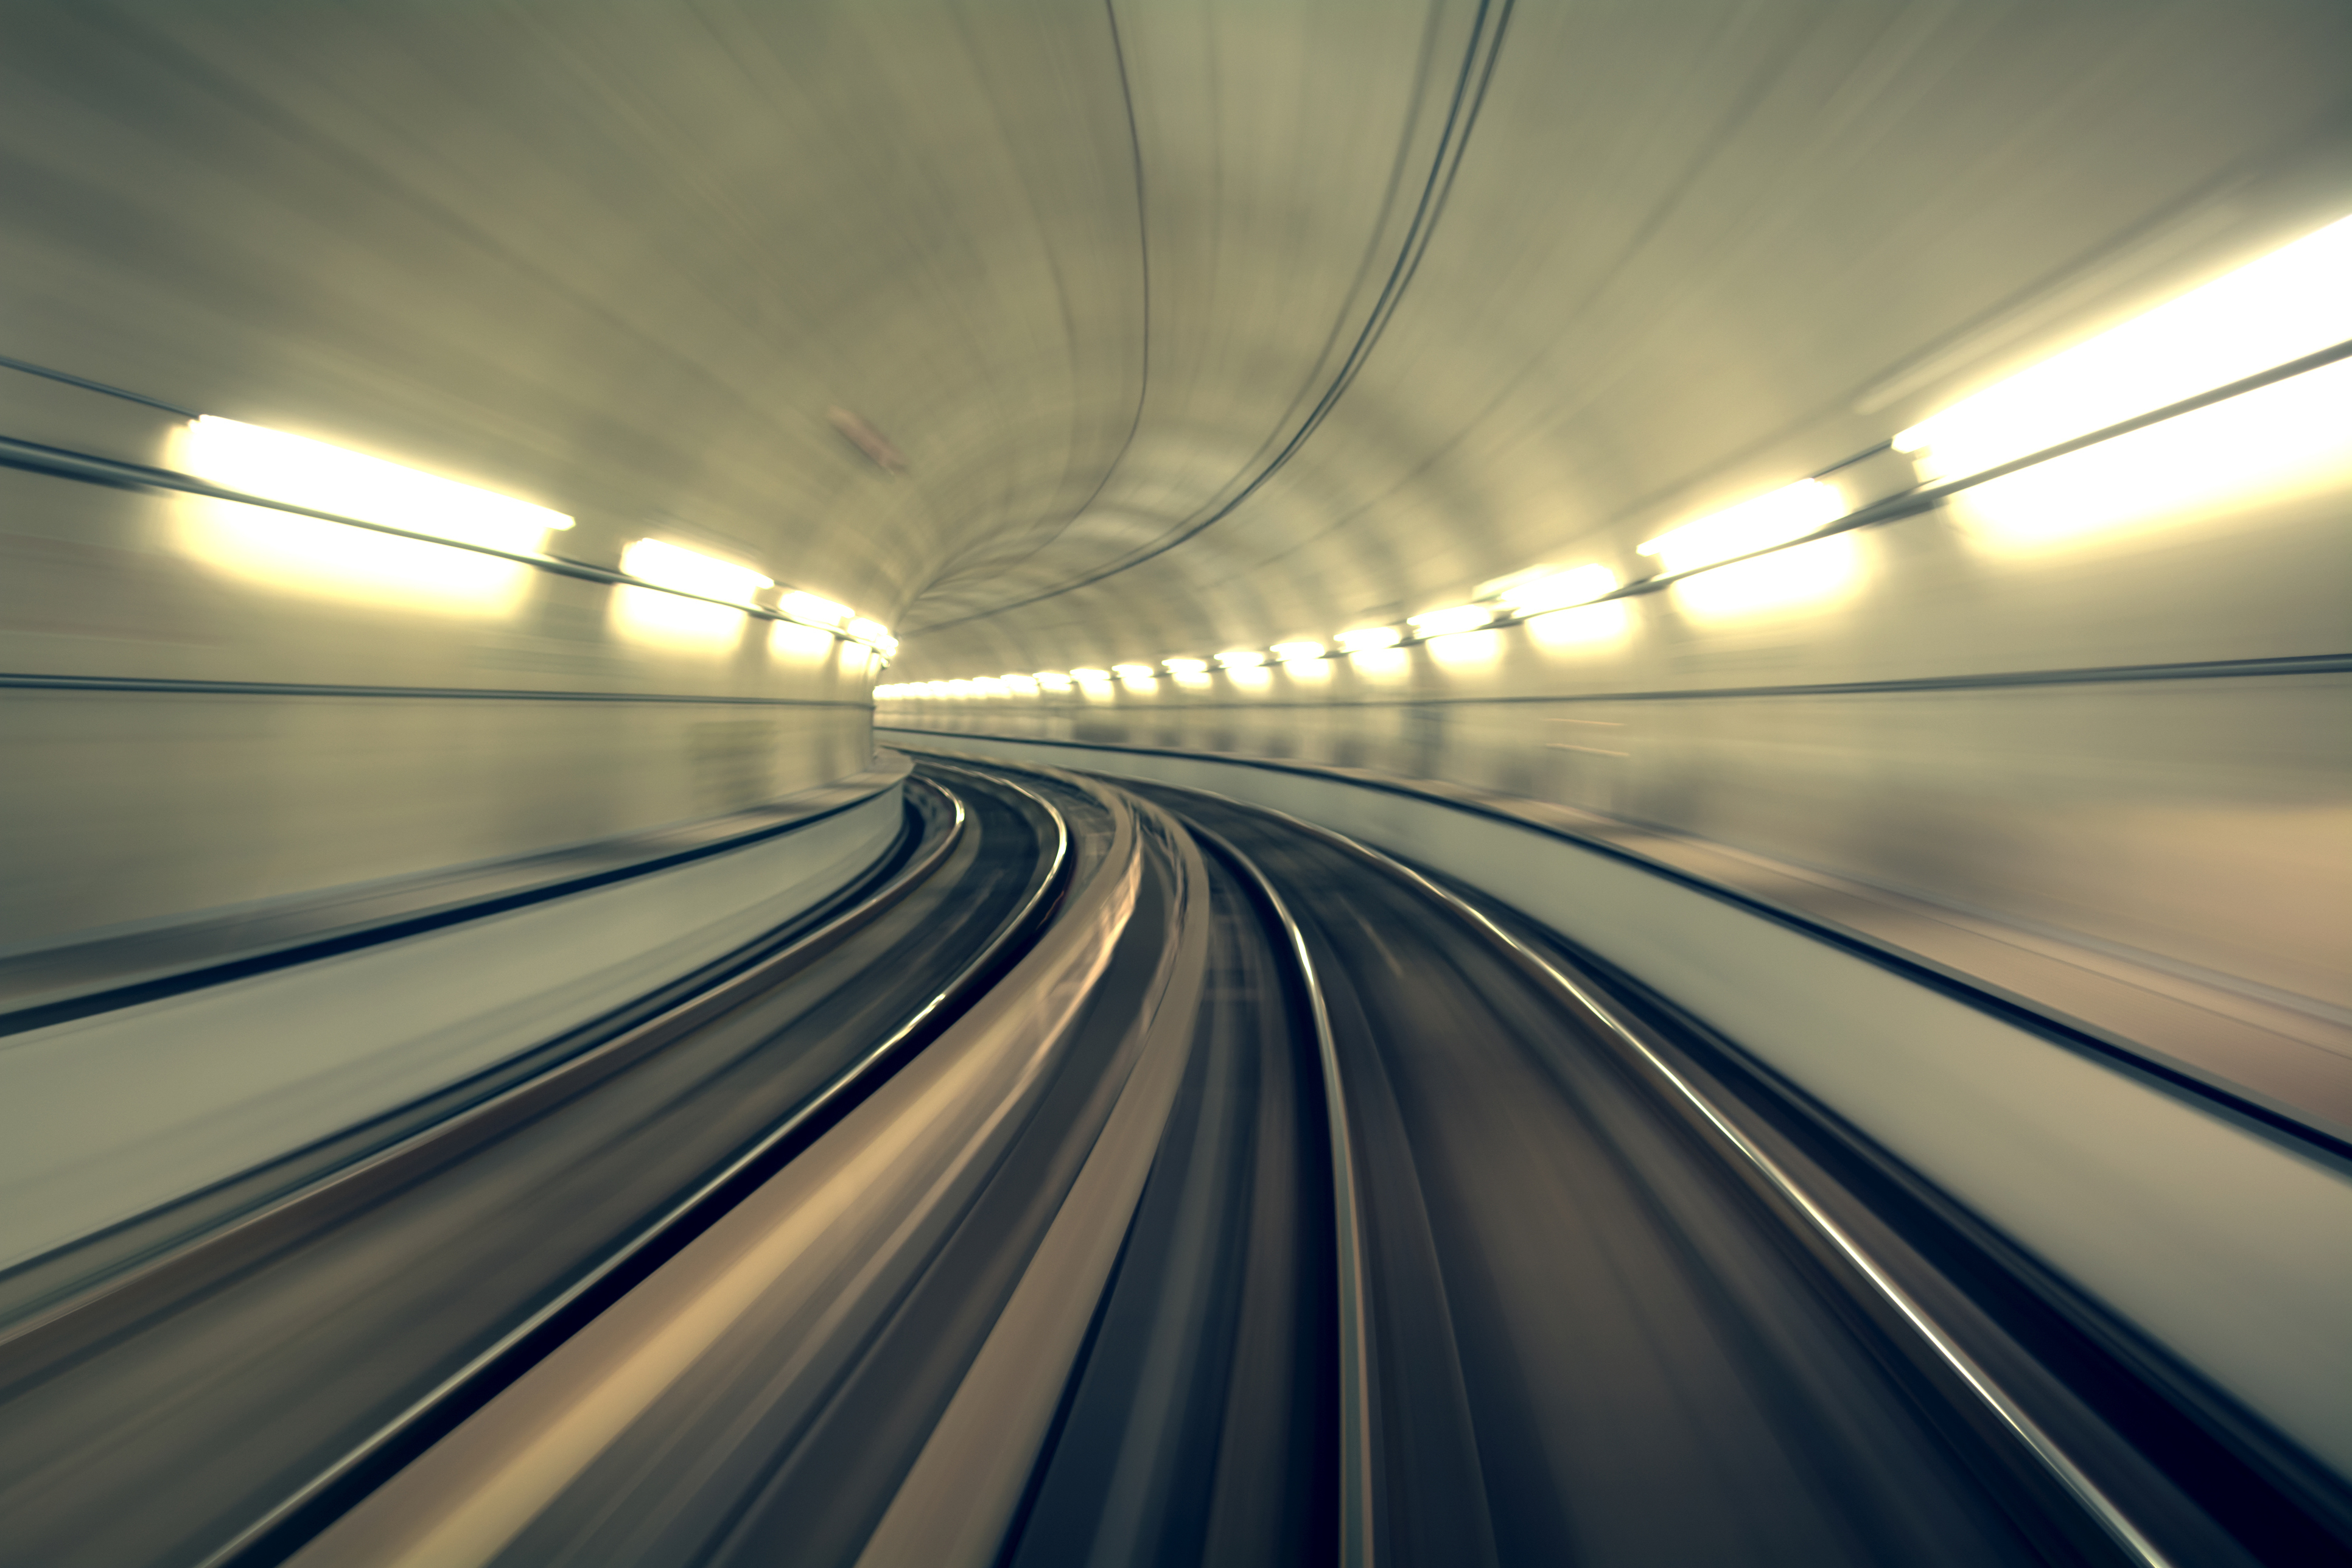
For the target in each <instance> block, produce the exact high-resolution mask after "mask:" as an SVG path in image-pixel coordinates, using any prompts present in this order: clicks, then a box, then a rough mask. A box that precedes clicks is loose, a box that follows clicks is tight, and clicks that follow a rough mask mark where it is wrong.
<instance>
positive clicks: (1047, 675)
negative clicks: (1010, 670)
mask: <svg viewBox="0 0 2352 1568" xmlns="http://www.w3.org/2000/svg"><path fill="white" fill-rule="evenodd" d="M1030 679H1032V680H1034V681H1035V682H1036V683H1037V684H1038V685H1040V686H1042V687H1044V688H1045V689H1046V690H1048V691H1067V690H1068V689H1070V678H1069V677H1068V676H1067V675H1066V674H1064V673H1063V672H1062V671H1060V670H1058V669H1041V670H1039V671H1038V672H1037V673H1036V674H1035V675H1033V676H1031V677H1030Z"/></svg>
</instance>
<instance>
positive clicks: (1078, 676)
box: [1070, 668, 1110, 686]
mask: <svg viewBox="0 0 2352 1568" xmlns="http://www.w3.org/2000/svg"><path fill="white" fill-rule="evenodd" d="M1070 679H1072V680H1075V681H1076V682H1077V683H1078V684H1079V685H1081V686H1089V685H1093V684H1095V683H1097V682H1099V681H1107V680H1108V679H1110V671H1109V670H1108V669H1093V668H1085V669H1074V670H1072V671H1070Z"/></svg>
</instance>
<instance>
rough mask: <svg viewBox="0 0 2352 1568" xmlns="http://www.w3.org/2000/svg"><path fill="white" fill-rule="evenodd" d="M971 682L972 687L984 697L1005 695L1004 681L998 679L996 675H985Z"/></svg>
mask: <svg viewBox="0 0 2352 1568" xmlns="http://www.w3.org/2000/svg"><path fill="white" fill-rule="evenodd" d="M971 684H972V689H974V690H976V691H978V692H979V693H980V694H981V695H982V697H1003V696H1004V695H1005V690H1004V682H1003V681H1002V680H999V679H996V677H994V676H992V675H983V676H982V677H981V678H980V679H978V680H975V681H973V682H972V683H971Z"/></svg>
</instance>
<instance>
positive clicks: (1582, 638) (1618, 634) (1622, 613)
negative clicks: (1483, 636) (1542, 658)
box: [1526, 578, 1697, 651]
mask: <svg viewBox="0 0 2352 1568" xmlns="http://www.w3.org/2000/svg"><path fill="white" fill-rule="evenodd" d="M1692 581H1694V582H1696V581H1697V579H1696V578H1694V579H1692ZM1526 626H1527V628H1528V638H1529V639H1530V640H1531V641H1533V642H1534V643H1535V645H1536V646H1537V647H1540V648H1548V649H1552V650H1555V651H1556V650H1558V649H1561V648H1589V647H1593V646H1594V645H1596V644H1601V643H1612V642H1616V641H1619V640H1620V639H1622V637H1624V636H1625V633H1626V631H1627V630H1628V629H1629V628H1630V627H1631V626H1633V611H1632V609H1631V608H1630V607H1629V606H1628V605H1626V603H1625V601H1624V600H1622V599H1612V600H1610V601H1609V602H1608V603H1606V604H1601V605H1577V606H1576V607H1575V608H1574V609H1570V610H1554V611H1552V612H1551V613H1550V614H1549V615H1543V616H1536V617H1535V619H1533V620H1531V621H1528V622H1527V623H1526Z"/></svg>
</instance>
